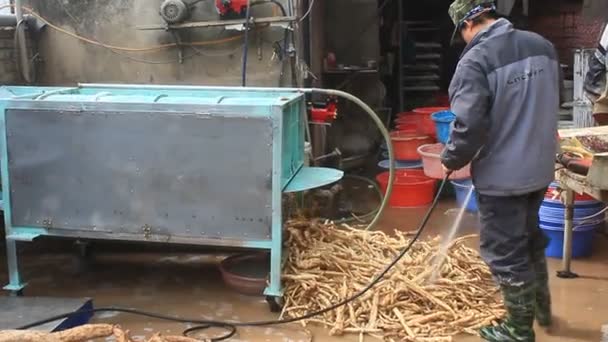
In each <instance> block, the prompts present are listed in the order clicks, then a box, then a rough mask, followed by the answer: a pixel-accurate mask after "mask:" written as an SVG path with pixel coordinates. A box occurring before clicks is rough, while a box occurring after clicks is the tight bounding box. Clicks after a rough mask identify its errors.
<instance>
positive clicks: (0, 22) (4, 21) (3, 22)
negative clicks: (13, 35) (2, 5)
mask: <svg viewBox="0 0 608 342" xmlns="http://www.w3.org/2000/svg"><path fill="white" fill-rule="evenodd" d="M23 20H25V22H27V25H28V27H35V24H36V17H33V16H31V15H24V16H23ZM16 25H17V16H16V15H14V14H0V27H7V26H10V27H14V26H16Z"/></svg>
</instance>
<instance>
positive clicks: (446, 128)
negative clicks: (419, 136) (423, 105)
mask: <svg viewBox="0 0 608 342" xmlns="http://www.w3.org/2000/svg"><path fill="white" fill-rule="evenodd" d="M431 119H433V121H434V122H435V130H436V131H437V140H439V142H440V143H442V144H447V142H448V139H449V138H450V130H451V129H452V122H453V121H454V120H455V119H456V115H455V114H454V113H452V112H450V111H449V110H444V111H442V112H437V113H433V114H432V115H431Z"/></svg>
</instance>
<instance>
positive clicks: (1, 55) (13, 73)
mask: <svg viewBox="0 0 608 342" xmlns="http://www.w3.org/2000/svg"><path fill="white" fill-rule="evenodd" d="M14 32H15V30H14V29H13V28H2V27H0V85H1V84H20V83H22V81H21V77H19V74H18V72H17V65H16V64H15V58H16V54H15V42H14Z"/></svg>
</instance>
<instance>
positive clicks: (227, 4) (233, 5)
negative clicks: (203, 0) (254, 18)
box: [215, 0, 247, 19]
mask: <svg viewBox="0 0 608 342" xmlns="http://www.w3.org/2000/svg"><path fill="white" fill-rule="evenodd" d="M215 7H216V8H217V11H218V13H219V14H220V17H222V18H224V19H238V18H245V12H246V11H247V0H215Z"/></svg>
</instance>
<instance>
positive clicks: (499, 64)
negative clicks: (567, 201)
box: [441, 0, 560, 341]
mask: <svg viewBox="0 0 608 342" xmlns="http://www.w3.org/2000/svg"><path fill="white" fill-rule="evenodd" d="M450 16H451V18H452V20H453V21H454V24H455V25H456V30H455V32H454V37H453V39H454V38H456V37H457V36H460V37H461V38H462V39H463V40H464V41H465V42H466V44H467V45H466V48H465V49H464V52H463V53H462V56H461V58H460V62H459V63H458V66H457V68H456V72H455V74H454V77H453V79H452V82H451V84H450V103H451V110H452V111H453V112H454V113H455V114H456V120H455V122H454V124H453V130H452V133H451V137H450V140H449V143H448V144H447V146H446V148H445V150H444V151H443V153H442V156H441V157H442V162H443V165H444V168H445V169H446V170H459V169H461V168H462V167H464V166H465V165H467V164H468V163H471V164H472V177H473V183H474V185H475V188H476V190H477V193H478V204H479V210H480V219H481V224H482V229H481V233H480V237H481V244H480V250H481V256H482V258H483V259H484V260H485V262H486V263H487V264H488V265H489V267H490V270H491V271H492V274H493V275H494V277H495V279H496V280H497V282H498V283H499V285H500V288H501V291H502V294H503V298H504V300H505V306H506V309H507V317H506V318H505V320H504V321H503V322H502V323H501V324H500V325H498V326H496V327H485V328H482V329H481V331H480V334H481V337H482V338H484V339H486V340H487V341H534V339H535V337H534V329H533V322H534V317H535V316H536V319H537V321H538V323H539V324H540V325H542V326H549V325H550V324H551V301H550V294H549V287H548V273H547V264H546V260H545V255H544V249H545V247H546V245H547V238H546V237H545V236H544V234H543V233H542V231H541V230H540V228H539V227H538V210H539V208H540V205H541V202H542V200H543V197H544V193H545V191H546V189H547V186H548V185H549V184H550V183H551V181H552V180H553V179H554V158H555V152H556V130H557V113H558V110H559V89H560V86H559V80H560V72H559V62H558V59H557V55H556V52H555V49H554V47H553V45H552V44H551V43H550V42H548V41H547V40H545V39H544V38H542V37H541V36H539V35H537V34H535V33H531V32H526V31H520V30H516V29H514V28H513V25H512V24H511V23H510V22H509V21H508V20H506V19H499V18H498V16H497V15H496V7H495V4H494V2H493V1H491V0H456V1H454V3H453V4H452V5H451V7H450Z"/></svg>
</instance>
